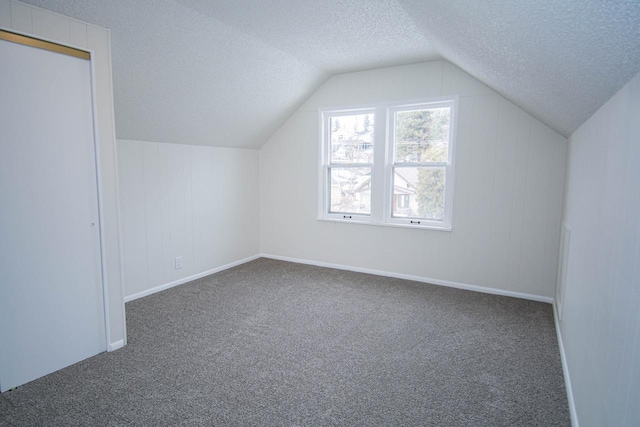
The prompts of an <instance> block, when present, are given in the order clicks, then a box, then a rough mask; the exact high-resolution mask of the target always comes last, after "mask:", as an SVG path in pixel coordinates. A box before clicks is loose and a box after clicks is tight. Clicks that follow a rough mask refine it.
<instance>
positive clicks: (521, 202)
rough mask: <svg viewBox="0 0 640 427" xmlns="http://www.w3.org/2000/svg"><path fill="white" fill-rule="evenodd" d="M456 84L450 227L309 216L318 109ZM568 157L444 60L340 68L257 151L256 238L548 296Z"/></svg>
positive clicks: (272, 247)
mask: <svg viewBox="0 0 640 427" xmlns="http://www.w3.org/2000/svg"><path fill="white" fill-rule="evenodd" d="M453 94H455V95H460V106H459V108H460V110H459V127H458V141H457V159H456V162H457V163H456V177H455V187H456V188H455V196H454V204H453V231H452V232H443V231H431V230H409V229H401V228H392V227H381V226H372V225H357V224H342V223H331V222H324V221H318V220H316V216H317V209H318V208H317V200H318V197H317V188H318V183H317V179H318V108H320V107H338V106H343V105H354V104H367V103H372V102H385V101H396V100H407V99H415V98H424V97H432V96H444V95H453ZM565 156H566V139H565V138H563V137H562V136H560V135H558V134H557V133H555V132H554V131H552V130H550V129H549V128H548V127H546V126H545V125H543V124H541V123H540V122H539V121H537V120H535V119H534V118H532V117H531V116H530V115H529V114H527V113H525V112H523V111H522V110H520V109H518V108H517V107H515V106H514V105H513V104H511V103H510V102H508V101H507V100H505V99H504V98H502V97H500V96H499V95H497V94H496V93H495V92H493V91H492V90H491V89H489V88H487V87H486V86H484V85H482V84H481V83H480V82H478V81H477V80H475V79H474V78H473V77H471V76H469V75H468V74H466V73H464V72H463V71H461V70H460V69H458V68H457V67H455V66H453V65H452V64H450V63H448V62H446V61H433V62H425V63H421V64H414V65H407V66H400V67H392V68H382V69H376V70H372V71H365V72H356V73H349V74H342V75H337V76H334V77H332V78H330V79H329V80H328V81H327V82H325V83H324V84H323V85H322V86H321V87H320V88H319V89H318V90H317V91H316V92H315V93H314V94H313V95H312V96H311V97H310V99H308V100H307V101H306V102H305V103H304V105H302V106H301V107H300V108H299V109H298V110H297V111H296V112H295V113H294V114H293V115H292V116H291V117H290V118H289V120H288V121H287V122H286V123H285V124H284V125H283V126H282V127H281V128H280V130H279V131H278V132H277V133H276V134H275V135H273V136H272V137H271V138H270V139H269V140H268V141H267V143H266V144H265V145H264V146H263V147H262V149H261V150H260V208H261V216H260V224H261V227H260V236H261V249H262V252H263V253H265V254H268V255H275V256H281V257H290V258H296V259H303V260H309V261H314V262H323V263H331V264H340V265H346V266H351V267H357V268H366V269H374V270H381V271H385V272H391V273H396V274H404V275H411V276H417V277H420V278H426V279H436V280H440V281H449V282H456V283H459V284H468V285H476V286H483V287H489V288H494V289H499V290H504V291H510V292H517V293H522V294H528V295H533V296H536V297H544V298H545V299H547V300H550V299H549V298H551V297H552V296H553V294H554V289H555V272H556V264H557V254H558V236H559V228H560V217H561V211H562V192H563V182H564V172H565V158H566V157H565Z"/></svg>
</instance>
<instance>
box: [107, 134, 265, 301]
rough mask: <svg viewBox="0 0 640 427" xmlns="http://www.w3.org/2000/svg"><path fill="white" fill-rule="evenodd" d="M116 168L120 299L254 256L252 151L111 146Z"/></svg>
mask: <svg viewBox="0 0 640 427" xmlns="http://www.w3.org/2000/svg"><path fill="white" fill-rule="evenodd" d="M118 166H119V174H120V194H121V204H122V206H121V211H122V220H123V224H122V225H123V248H124V258H125V293H126V298H127V299H131V298H135V297H139V296H143V295H146V294H148V293H151V292H153V291H154V290H159V289H162V288H164V287H166V286H167V285H170V284H172V283H177V282H182V281H184V279H186V278H192V277H193V276H195V275H201V274H202V273H206V272H209V271H211V270H215V269H217V268H220V267H222V266H227V265H229V264H233V263H236V262H239V261H241V260H244V259H246V258H249V257H252V256H255V255H256V254H258V253H259V232H258V226H259V220H258V212H259V207H258V201H259V199H258V152H257V151H256V150H241V149H230V148H213V147H204V146H197V145H183V144H161V143H155V142H141V141H128V140H118ZM176 257H182V262H183V266H182V268H181V269H176V268H175V258H176Z"/></svg>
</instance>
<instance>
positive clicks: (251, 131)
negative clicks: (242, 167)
mask: <svg viewBox="0 0 640 427" xmlns="http://www.w3.org/2000/svg"><path fill="white" fill-rule="evenodd" d="M26 2H27V3H31V4H34V5H37V6H40V7H43V8H46V9H49V10H53V11H55V12H59V13H62V14H64V15H67V16H72V17H75V18H77V19H81V20H83V21H87V22H91V23H94V24H97V25H100V26H103V27H107V28H110V29H111V39H112V56H113V81H114V95H115V111H116V132H117V136H118V138H120V139H137V140H145V141H159V142H175V143H189V144H205V145H216V146H227V147H251V148H255V147H260V146H261V145H262V144H263V143H264V142H265V141H266V139H267V138H268V137H269V136H270V135H271V134H272V133H273V132H274V131H275V130H276V129H277V128H278V127H279V126H280V125H281V124H282V122H283V121H284V120H285V119H286V118H287V117H288V116H289V115H290V114H291V113H292V112H293V111H294V110H295V108H296V107H297V106H298V105H300V103H301V102H302V101H303V100H304V99H306V97H308V96H309V95H310V94H311V93H312V92H313V91H314V90H315V89H316V88H317V87H318V86H319V85H320V84H321V83H322V82H323V81H325V80H326V79H327V78H328V77H329V76H331V75H332V74H336V73H341V72H347V71H355V70H363V69H370V68H377V67H382V66H389V65H399V64H406V63H412V62H419V61H424V60H431V59H437V58H440V57H444V58H446V59H447V60H449V61H451V62H453V63H454V64H456V65H458V66H459V67H461V68H463V69H464V70H466V71H467V72H469V73H470V74H472V75H474V76H475V77H476V78H478V79H480V80H481V81H483V82H484V83H485V84H487V85H489V86H491V87H492V88H494V89H495V90H496V91H498V92H499V93H501V94H503V95H504V96H505V97H507V98H509V99H510V100H511V101H513V102H515V103H516V104H518V105H519V106H521V107H522V108H523V109H525V110H527V111H528V112H530V113H531V114H533V115H534V116H536V117H537V118H539V119H540V120H542V121H543V122H544V123H546V124H547V125H549V126H550V127H552V128H553V129H555V130H556V131H558V132H560V133H561V134H563V135H565V136H568V135H569V134H570V133H571V132H573V131H574V130H575V129H576V128H577V127H578V126H579V125H580V124H582V123H583V122H584V121H585V120H586V119H587V118H589V117H590V116H591V114H593V112H595V111H596V110H597V108H598V107H599V106H600V105H602V104H603V103H604V102H605V101H606V100H607V99H609V98H610V97H611V96H612V95H613V94H614V93H615V92H616V91H617V90H618V89H619V88H620V87H621V86H622V85H624V84H625V83H626V82H627V81H629V80H630V79H631V78H632V77H633V76H634V75H635V74H636V73H638V72H639V71H640V1H638V0H626V1H625V0H599V1H596V0H537V1H528V0H483V1H477V0H446V1H445V0H324V1H316V0H269V1H266V0H213V1H212V0H136V1H125V0H120V1H117V0H110V1H106V0H26Z"/></svg>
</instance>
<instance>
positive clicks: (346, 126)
mask: <svg viewBox="0 0 640 427" xmlns="http://www.w3.org/2000/svg"><path fill="white" fill-rule="evenodd" d="M329 141H330V147H329V149H330V150H331V157H330V158H331V163H373V113H371V114H355V115H352V116H334V117H331V118H330V119H329Z"/></svg>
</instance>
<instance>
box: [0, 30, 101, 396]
mask: <svg viewBox="0 0 640 427" xmlns="http://www.w3.org/2000/svg"><path fill="white" fill-rule="evenodd" d="M0 70H2V71H1V73H0V388H1V390H2V391H6V390H8V389H10V388H13V387H15V386H18V385H21V384H24V383H26V382H28V381H31V380H33V379H35V378H38V377H41V376H43V375H46V374H48V373H50V372H53V371H56V370H58V369H61V368H63V367H66V366H68V365H71V364H73V363H76V362H78V361H80V360H82V359H85V358H87V357H90V356H93V355H95V354H97V353H100V352H102V351H105V350H106V341H105V315H104V305H103V294H102V279H101V261H100V227H99V223H98V217H99V215H98V195H97V182H96V166H95V165H96V162H95V152H94V135H93V114H92V102H91V101H92V92H91V65H90V61H89V60H87V59H80V58H77V57H73V56H69V55H65V54H62V53H56V52H52V51H48V50H43V49H39V48H35V47H30V46H25V45H22V44H17V43H13V42H9V41H6V40H0Z"/></svg>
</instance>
